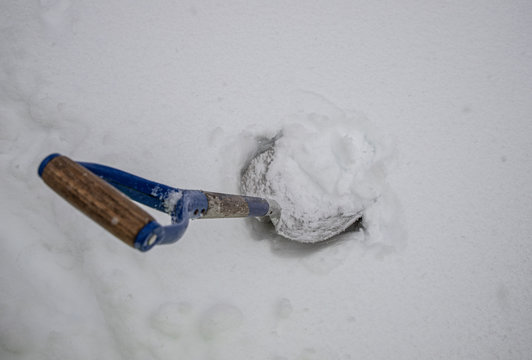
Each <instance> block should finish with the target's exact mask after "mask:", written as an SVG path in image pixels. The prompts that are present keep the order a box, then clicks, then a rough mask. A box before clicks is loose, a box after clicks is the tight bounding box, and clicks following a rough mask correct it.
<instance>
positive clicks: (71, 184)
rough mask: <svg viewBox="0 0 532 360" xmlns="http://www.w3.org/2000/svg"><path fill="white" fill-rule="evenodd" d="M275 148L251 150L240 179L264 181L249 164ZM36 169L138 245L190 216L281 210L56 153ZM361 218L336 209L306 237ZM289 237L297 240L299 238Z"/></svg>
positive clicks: (162, 236) (174, 234) (173, 234)
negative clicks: (159, 216)
mask: <svg viewBox="0 0 532 360" xmlns="http://www.w3.org/2000/svg"><path fill="white" fill-rule="evenodd" d="M273 149H274V147H273V145H272V146H270V147H269V148H267V149H265V150H263V151H260V152H258V153H257V154H255V156H254V157H253V158H252V159H251V160H250V162H249V163H248V166H247V167H246V168H245V169H244V170H243V172H242V179H244V180H245V182H246V183H247V184H248V185H249V183H250V181H251V182H253V181H257V182H260V181H265V180H264V178H263V176H262V175H260V176H258V177H257V178H253V176H257V175H256V173H254V172H251V171H248V170H249V169H250V166H251V167H256V166H257V162H263V161H266V160H263V159H267V158H268V157H267V156H266V157H265V156H264V154H265V153H266V152H267V151H274V150H273ZM265 165H267V164H265ZM265 168H266V169H267V166H265ZM38 173H39V176H40V177H41V178H42V179H43V181H44V182H45V183H46V184H47V185H48V186H50V187H51V188H52V189H53V190H54V191H55V192H56V193H57V194H59V195H60V196H62V197H63V198H64V199H65V200H66V201H68V202H69V203H70V204H71V205H73V206H74V207H76V208H77V209H78V210H80V211H81V212H83V213H84V214H85V215H87V216H88V217H90V218H91V219H92V220H94V221H95V222H96V223H98V224H100V225H101V226H102V227H104V228H105V229H106V230H108V231H109V232H110V233H111V234H113V235H114V236H116V237H117V238H119V239H120V240H122V241H123V242H124V243H126V244H127V245H129V246H131V247H134V248H136V249H138V250H140V251H148V250H150V249H151V248H153V247H154V246H155V245H161V244H171V243H174V242H176V241H177V240H179V239H180V238H181V237H182V236H183V234H184V233H185V231H186V229H187V227H188V224H189V222H190V220H195V219H212V218H239V217H257V218H261V219H263V220H264V219H268V220H271V221H272V222H273V223H274V224H275V223H276V222H277V221H278V220H279V218H280V216H281V214H282V209H281V208H280V207H279V205H278V203H277V202H276V201H274V200H272V199H264V198H260V197H255V196H245V195H232V194H222V193H216V192H208V191H202V190H184V189H178V188H174V187H171V186H168V185H164V184H160V183H157V182H154V181H150V180H147V179H144V178H141V177H139V176H136V175H133V174H130V173H127V172H125V171H122V170H119V169H115V168H112V167H109V166H105V165H101V164H96V163H88V162H76V161H73V160H71V159H70V158H68V157H66V156H63V155H60V154H51V155H49V156H47V157H46V158H45V159H44V160H43V161H42V162H41V164H40V166H39V169H38ZM131 200H134V201H136V202H138V203H141V204H144V205H146V206H148V207H151V208H153V209H155V210H159V211H162V212H165V213H167V214H169V215H170V216H171V224H170V225H161V224H159V223H158V222H157V221H156V220H155V219H154V218H153V217H152V216H151V215H150V214H149V213H148V212H146V211H145V210H144V209H142V208H141V207H139V206H138V205H137V204H135V203H134V202H133V201H131ZM359 218H360V215H359V214H351V215H348V216H346V215H342V214H339V215H338V216H337V217H335V218H331V219H324V222H323V223H321V224H320V228H316V227H313V228H309V229H306V230H308V231H307V233H308V236H309V237H313V238H316V237H318V240H326V239H328V238H330V237H332V236H334V235H336V234H339V233H341V232H342V231H344V230H345V229H346V228H348V227H349V226H350V225H351V224H353V223H354V222H355V221H356V220H358V219H359ZM302 223H304V222H302ZM298 230H301V229H298ZM304 230H305V229H304ZM322 230H325V231H322ZM281 235H283V236H285V237H290V236H289V235H288V236H287V235H286V234H281ZM292 240H296V241H300V239H299V238H298V239H292Z"/></svg>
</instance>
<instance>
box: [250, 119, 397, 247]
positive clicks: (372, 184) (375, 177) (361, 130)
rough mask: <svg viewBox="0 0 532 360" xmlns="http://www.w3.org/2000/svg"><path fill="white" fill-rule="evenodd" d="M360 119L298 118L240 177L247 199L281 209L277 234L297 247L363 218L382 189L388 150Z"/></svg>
mask: <svg viewBox="0 0 532 360" xmlns="http://www.w3.org/2000/svg"><path fill="white" fill-rule="evenodd" d="M370 130H371V128H370V126H369V123H368V122H367V121H366V120H365V119H364V118H363V117H361V116H360V115H353V114H351V115H350V114H347V113H346V112H343V111H335V112H329V113H314V112H312V113H301V114H297V115H295V116H292V117H291V118H290V119H289V120H288V121H287V122H286V123H285V124H284V125H282V127H281V129H280V131H279V133H278V135H277V137H276V138H275V139H272V141H271V144H270V145H269V147H267V148H266V149H265V150H264V151H262V152H260V153H259V154H257V155H255V156H254V157H253V158H252V159H251V160H250V162H249V164H248V165H247V167H246V169H245V170H244V172H243V176H242V191H243V192H244V193H245V194H249V195H255V196H260V197H265V198H269V199H273V200H275V201H277V203H278V204H279V205H280V208H281V213H280V217H278V218H275V217H273V218H272V221H273V223H274V225H275V228H276V231H277V232H278V233H279V234H280V235H282V236H285V237H287V238H290V239H292V240H297V241H301V242H317V241H322V240H326V239H328V238H330V237H332V236H334V235H336V234H338V233H340V232H342V231H343V230H345V229H346V228H347V227H349V225H351V224H352V223H353V222H355V221H356V220H357V219H358V218H360V217H361V216H363V215H364V212H365V211H366V209H368V207H371V206H372V205H373V204H374V203H375V202H377V201H378V199H379V197H380V196H381V194H382V192H383V189H384V188H385V186H384V184H385V179H386V172H387V166H388V164H389V161H388V160H389V155H390V152H389V148H388V147H387V145H386V144H387V143H386V142H385V141H384V140H382V139H381V138H382V136H381V137H379V136H378V135H377V134H376V133H375V132H374V131H370Z"/></svg>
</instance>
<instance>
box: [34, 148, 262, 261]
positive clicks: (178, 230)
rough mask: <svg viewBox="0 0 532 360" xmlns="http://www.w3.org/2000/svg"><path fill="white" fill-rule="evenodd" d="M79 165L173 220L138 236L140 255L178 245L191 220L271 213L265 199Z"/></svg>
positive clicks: (151, 225)
mask: <svg viewBox="0 0 532 360" xmlns="http://www.w3.org/2000/svg"><path fill="white" fill-rule="evenodd" d="M57 156H59V154H52V155H49V156H48V157H46V158H45V159H44V160H43V161H42V162H41V164H40V166H39V171H38V172H39V175H40V176H42V173H43V171H44V169H45V168H46V166H47V164H48V163H49V162H50V161H51V160H52V159H53V158H55V157H57ZM78 164H79V165H81V166H83V167H84V168H86V169H87V170H89V171H90V172H92V173H94V174H95V175H97V176H99V177H100V178H101V179H103V180H105V181H106V182H108V183H109V184H110V185H112V186H114V187H115V188H116V189H118V190H120V191H121V192H122V193H124V194H125V195H127V196H128V197H129V198H131V199H132V200H135V201H137V202H139V203H142V204H144V205H147V206H149V207H151V208H153V209H156V210H159V211H162V212H165V213H168V214H169V215H170V216H171V220H172V224H171V225H167V226H161V225H160V224H158V223H157V222H151V223H149V224H147V225H146V226H145V227H144V228H143V229H142V230H141V231H140V232H139V233H138V235H137V239H136V240H135V244H134V246H135V248H137V249H139V250H140V251H147V250H149V249H151V248H152V247H153V246H155V245H159V244H170V243H174V242H176V241H177V240H179V239H180V238H181V237H182V236H183V234H184V233H185V231H186V229H187V227H188V223H189V220H190V219H198V218H204V217H205V218H217V217H218V218H219V217H246V216H265V215H268V214H269V212H270V204H269V202H268V201H267V200H265V199H262V198H257V197H250V196H241V195H228V194H219V193H209V192H203V191H200V190H184V189H178V188H174V187H171V186H168V185H164V184H160V183H157V182H154V181H151V180H147V179H144V178H141V177H139V176H136V175H133V174H130V173H127V172H125V171H122V170H118V169H115V168H112V167H109V166H105V165H100V164H95V163H87V162H78ZM154 235H155V236H154ZM150 239H151V240H150ZM153 239H155V240H154V241H153Z"/></svg>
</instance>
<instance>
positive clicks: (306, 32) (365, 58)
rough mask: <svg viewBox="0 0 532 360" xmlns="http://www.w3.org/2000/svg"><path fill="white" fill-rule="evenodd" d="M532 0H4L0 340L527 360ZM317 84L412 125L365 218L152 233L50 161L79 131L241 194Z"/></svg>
mask: <svg viewBox="0 0 532 360" xmlns="http://www.w3.org/2000/svg"><path fill="white" fill-rule="evenodd" d="M531 10H532V6H531V4H530V2H529V1H491V0H488V1H470V2H462V1H447V2H432V1H426V2H417V1H410V0H406V1H401V2H396V3H385V2H376V1H364V2H362V1H353V2H344V1H336V0H333V1H327V2H314V1H312V2H303V1H301V2H299V1H296V2H280V1H268V2H262V3H261V2H253V1H249V2H248V1H246V2H239V1H223V2H215V1H206V2H201V3H199V2H184V1H183V2H181V1H179V2H174V1H163V0H155V1H129V2H125V1H91V2H80V1H67V0H46V1H44V0H43V1H40V2H38V1H3V2H1V3H0V26H1V31H0V174H1V175H0V176H1V179H2V188H1V189H0V199H1V204H2V205H1V206H0V218H1V219H2V224H3V229H4V231H3V232H2V235H0V236H1V240H0V274H1V275H0V287H1V296H0V358H1V359H57V358H60V359H87V358H88V359H116V358H123V359H175V358H184V359H276V360H279V359H357V358H364V359H390V358H394V359H464V358H467V359H496V358H503V359H526V358H529V357H530V354H532V326H531V324H532V286H531V285H532V241H531V237H532V236H531V235H532V222H531V221H530V216H531V215H532V175H531V174H532V161H531V151H532V142H531V140H530V139H531V136H532V122H531V121H530V118H531V115H532V102H531V101H530V95H531V93H532V92H531V90H532V59H531V54H532V41H531V39H532V34H531V30H532V29H531V27H530V24H531V23H532V11H531ZM308 93H313V94H315V97H318V98H323V99H327V101H329V102H331V103H332V104H334V106H336V107H337V108H339V109H347V110H355V111H357V112H359V113H362V114H364V116H365V117H366V118H367V119H369V121H370V123H371V124H373V126H374V127H375V128H377V129H379V131H381V132H384V133H386V134H388V136H389V138H390V139H392V140H393V141H394V142H395V145H394V146H392V149H394V151H393V154H392V155H393V158H394V161H391V162H390V163H389V164H388V165H389V166H387V168H386V169H387V171H388V173H387V176H383V177H381V178H379V181H383V183H384V184H385V186H386V187H387V188H386V189H383V193H382V200H379V201H378V202H377V203H376V204H379V205H378V206H375V207H372V208H371V210H370V211H369V214H367V218H368V219H369V220H368V221H369V224H367V228H368V230H367V231H366V232H349V233H346V234H344V235H342V236H341V237H340V238H339V239H336V240H335V241H333V242H330V243H326V244H319V245H318V244H315V245H309V244H299V243H296V242H291V241H286V240H283V239H281V238H279V237H277V236H275V235H274V234H272V233H271V229H269V228H268V227H266V226H263V225H264V224H261V223H257V222H253V221H244V220H241V219H230V220H205V221H195V222H193V223H192V224H191V225H190V226H189V229H188V230H187V233H186V235H185V237H184V238H183V239H182V240H181V241H180V242H179V243H177V244H174V245H170V246H160V247H156V248H155V249H153V250H151V251H150V252H149V253H146V254H143V253H139V252H137V251H135V250H133V249H130V248H128V247H126V246H125V245H124V244H122V243H121V242H120V241H118V240H116V239H114V238H113V237H112V236H111V235H109V234H108V233H107V232H105V230H103V229H101V228H100V227H98V226H97V225H96V224H94V223H92V222H91V221H90V220H88V219H87V218H86V217H85V216H83V215H81V214H80V213H79V212H77V211H75V210H73V208H72V207H70V206H69V205H68V204H66V203H65V202H64V200H62V199H61V198H59V197H58V196H57V195H55V194H54V193H53V192H52V191H51V190H50V189H48V188H47V187H46V186H45V185H44V184H43V182H42V181H41V180H40V179H39V178H38V177H37V174H36V169H37V166H38V164H39V162H40V161H41V159H42V158H43V157H44V156H46V155H48V154H49V153H51V152H61V153H63V154H66V155H69V156H70V157H72V158H73V159H77V160H84V161H91V162H100V163H103V164H106V165H110V166H115V167H118V168H121V169H124V170H125V171H129V172H132V173H135V174H138V175H139V176H142V177H146V178H149V179H153V180H155V181H159V182H163V183H167V184H169V185H173V186H177V187H182V188H191V189H195V188H201V189H206V190H211V191H218V192H238V186H239V183H238V182H239V179H238V178H239V173H240V170H241V167H242V166H243V164H244V163H245V161H246V160H247V158H248V157H249V155H250V153H251V152H252V151H253V149H254V146H255V145H256V141H255V136H256V134H264V133H266V132H267V131H270V132H275V131H278V130H279V127H278V126H277V124H279V122H280V123H281V126H284V125H287V124H289V122H290V121H289V120H287V119H290V118H291V116H292V115H293V114H294V113H298V112H303V113H305V114H308V113H311V112H316V111H315V109H309V108H308V107H309V106H310V105H309V102H308V101H304V102H299V101H298V100H297V99H298V98H299V97H300V95H301V94H308ZM303 97H305V96H303ZM306 98H308V97H306ZM154 215H155V216H156V217H157V219H158V220H159V221H161V222H163V223H169V222H170V219H169V218H168V215H165V214H154Z"/></svg>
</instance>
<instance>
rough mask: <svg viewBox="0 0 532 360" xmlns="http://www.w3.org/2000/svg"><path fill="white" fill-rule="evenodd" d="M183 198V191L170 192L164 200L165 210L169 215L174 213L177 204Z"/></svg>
mask: <svg viewBox="0 0 532 360" xmlns="http://www.w3.org/2000/svg"><path fill="white" fill-rule="evenodd" d="M182 197H183V193H182V192H181V191H170V192H169V193H168V194H167V195H166V197H165V199H164V209H165V210H166V212H167V213H171V212H172V211H174V209H175V206H176V204H177V202H178V201H179V200H180V199H181V198H182Z"/></svg>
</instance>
